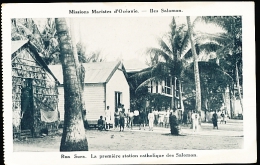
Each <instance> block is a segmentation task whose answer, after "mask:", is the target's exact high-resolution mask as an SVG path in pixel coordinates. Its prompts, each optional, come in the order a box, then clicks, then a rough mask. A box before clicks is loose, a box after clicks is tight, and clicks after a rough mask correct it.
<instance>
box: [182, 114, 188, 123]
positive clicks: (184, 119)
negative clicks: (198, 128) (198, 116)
mask: <svg viewBox="0 0 260 165" xmlns="http://www.w3.org/2000/svg"><path fill="white" fill-rule="evenodd" d="M182 123H183V125H186V126H187V125H188V114H187V112H186V111H184V113H183V120H182Z"/></svg>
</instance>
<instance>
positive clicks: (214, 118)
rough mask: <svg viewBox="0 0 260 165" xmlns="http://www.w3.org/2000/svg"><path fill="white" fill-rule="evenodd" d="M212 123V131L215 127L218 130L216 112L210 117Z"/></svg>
mask: <svg viewBox="0 0 260 165" xmlns="http://www.w3.org/2000/svg"><path fill="white" fill-rule="evenodd" d="M212 123H213V129H215V127H217V129H218V115H217V113H216V112H215V113H214V114H213V115H212Z"/></svg>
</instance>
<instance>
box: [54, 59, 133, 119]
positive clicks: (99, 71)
mask: <svg viewBox="0 0 260 165" xmlns="http://www.w3.org/2000/svg"><path fill="white" fill-rule="evenodd" d="M82 65H83V66H84V68H85V80H84V83H85V86H84V91H83V100H84V103H85V109H86V118H85V119H86V120H87V121H88V122H91V121H94V122H96V121H97V120H98V119H99V117H100V116H101V115H102V116H105V110H106V109H107V107H108V106H109V110H110V115H109V117H110V118H111V123H114V111H115V109H117V108H118V105H119V104H123V105H124V108H125V109H126V110H128V109H129V107H130V94H129V85H128V82H127V80H126V72H125V69H124V65H123V64H122V63H121V62H120V61H119V62H118V61H117V62H96V63H83V64H82ZM49 67H50V69H51V70H52V72H53V73H54V75H55V76H57V78H58V80H59V82H60V86H59V87H58V91H59V105H58V107H59V111H60V114H61V121H62V120H64V88H63V73H62V66H61V65H50V66H49Z"/></svg>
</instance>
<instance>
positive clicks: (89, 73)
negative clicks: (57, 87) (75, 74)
mask: <svg viewBox="0 0 260 165" xmlns="http://www.w3.org/2000/svg"><path fill="white" fill-rule="evenodd" d="M120 64H121V62H120V61H116V62H95V63H83V64H82V65H83V66H84V68H85V81H84V83H106V82H108V81H109V80H110V78H111V77H112V76H113V74H114V73H115V71H116V70H117V69H122V70H123V65H122V68H120V66H121V65H120ZM49 68H50V69H51V71H52V72H53V73H54V75H55V76H56V77H57V79H58V80H59V82H60V84H63V72H62V66H61V65H49Z"/></svg>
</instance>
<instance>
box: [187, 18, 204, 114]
mask: <svg viewBox="0 0 260 165" xmlns="http://www.w3.org/2000/svg"><path fill="white" fill-rule="evenodd" d="M187 24H188V33H189V38H190V44H191V51H192V55H193V58H194V61H193V63H194V75H195V86H196V106H195V109H196V110H197V111H198V112H199V113H200V111H201V89H200V77H199V66H198V60H197V53H196V48H195V45H194V39H193V29H192V26H191V22H190V17H189V16H187Z"/></svg>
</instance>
